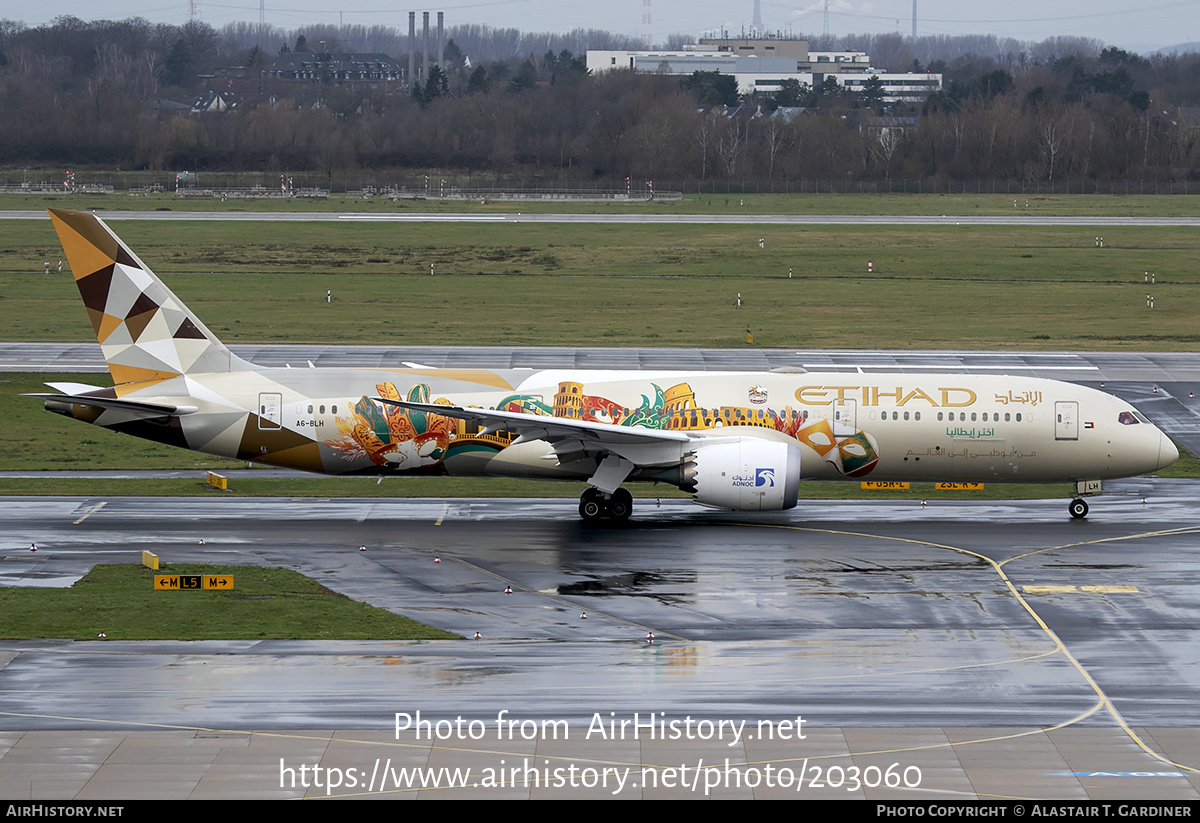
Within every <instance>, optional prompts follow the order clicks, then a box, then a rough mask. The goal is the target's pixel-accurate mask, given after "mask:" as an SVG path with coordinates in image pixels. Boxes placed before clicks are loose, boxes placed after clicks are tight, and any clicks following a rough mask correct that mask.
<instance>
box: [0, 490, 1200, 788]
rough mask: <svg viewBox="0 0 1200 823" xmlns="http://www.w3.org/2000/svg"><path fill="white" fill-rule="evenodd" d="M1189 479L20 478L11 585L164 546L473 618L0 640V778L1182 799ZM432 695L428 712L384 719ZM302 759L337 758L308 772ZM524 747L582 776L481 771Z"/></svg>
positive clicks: (1194, 754) (12, 505) (523, 762)
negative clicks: (836, 497) (1085, 494)
mask: <svg viewBox="0 0 1200 823" xmlns="http://www.w3.org/2000/svg"><path fill="white" fill-rule="evenodd" d="M1196 491H1197V484H1196V483H1195V482H1193V481H1165V480H1148V479H1141V480H1131V481H1122V482H1121V483H1114V484H1111V487H1110V489H1109V492H1110V494H1109V495H1108V496H1105V497H1103V498H1101V499H1099V500H1096V501H1094V503H1093V506H1092V513H1091V515H1090V516H1089V518H1088V519H1087V520H1086V521H1083V522H1076V521H1071V520H1070V518H1069V517H1068V515H1067V512H1066V505H1065V501H1021V502H1013V503H1003V502H994V501H993V502H980V503H971V502H937V501H931V502H930V503H929V504H928V505H926V506H924V507H922V506H921V505H920V504H918V503H895V504H893V503H871V502H860V501H845V502H821V501H815V502H801V504H800V505H799V506H798V507H797V508H796V509H795V510H793V511H790V512H785V513H772V514H769V515H764V516H758V517H735V516H731V515H730V514H729V513H721V512H712V511H708V510H704V509H701V508H699V507H697V506H694V505H692V504H690V503H686V502H681V501H670V502H667V503H664V504H663V505H662V506H661V507H656V506H654V505H653V503H646V502H639V508H638V509H637V510H636V511H635V517H634V520H633V521H631V523H630V524H629V525H628V526H627V527H623V528H599V529H597V528H586V527H584V526H582V525H581V524H580V523H579V521H578V517H577V515H576V512H575V504H574V502H573V501H569V500H568V501H536V500H456V501H451V502H449V503H445V502H442V501H416V500H413V501H406V500H393V501H377V500H371V501H367V500H320V501H309V500H306V501H289V500H265V499H264V500H245V499H230V500H223V501H211V500H161V499H153V498H149V499H126V498H111V499H107V500H102V499H45V498H28V499H23V498H5V499H2V500H0V512H2V514H0V516H2V517H3V522H4V523H5V538H4V540H5V542H6V543H7V544H8V545H7V546H6V547H5V556H4V559H3V560H2V561H0V583H3V584H4V585H13V584H17V585H21V584H29V583H36V584H41V585H46V584H51V585H64V584H65V583H67V582H68V581H69V580H70V579H73V578H74V577H77V576H78V575H80V574H82V573H84V572H85V571H86V569H87V568H89V567H90V566H91V565H92V564H93V563H95V562H101V561H103V562H136V561H137V559H138V553H139V552H140V550H141V549H143V548H149V549H152V550H154V551H155V552H157V553H159V554H160V555H161V556H162V557H163V559H164V560H166V561H167V562H171V561H178V562H190V561H198V560H199V561H207V562H219V563H251V564H265V565H275V566H285V567H288V568H293V569H296V570H298V571H300V572H302V573H304V574H307V575H309V576H311V577H313V578H314V579H316V580H318V581H320V582H321V583H323V584H325V585H326V586H329V587H330V588H333V589H335V590H337V591H341V592H343V593H345V594H347V595H349V596H351V597H354V598H356V599H360V600H364V601H366V602H369V603H373V604H375V605H378V606H381V607H383V608H388V609H392V610H394V611H398V612H400V613H403V614H407V615H409V616H412V617H414V618H417V619H419V620H423V621H425V622H428V623H431V624H434V625H437V626H439V627H441V628H446V629H449V630H451V631H455V632H458V633H460V634H463V635H464V636H466V637H468V638H471V637H473V636H474V633H475V632H480V634H481V639H479V640H471V639H468V640H463V641H441V642H423V643H416V642H389V641H386V640H380V641H375V642H336V643H335V642H317V641H313V642H285V641H270V640H267V641H262V642H254V641H238V642H200V643H181V642H142V643H134V642H126V641H122V640H121V639H120V627H119V626H114V627H111V628H110V629H108V630H107V631H106V632H105V633H106V634H107V636H108V637H107V639H106V640H104V641H95V642H69V641H16V642H12V641H10V642H3V643H0V661H3V663H4V664H5V665H3V668H0V796H7V797H25V796H30V797H37V798H42V799H52V798H75V799H101V798H130V797H172V798H175V797H178V798H185V797H285V796H287V797H294V796H305V795H307V796H320V795H324V793H325V791H326V789H327V788H328V786H327V783H328V781H330V780H333V777H332V776H331V775H333V774H335V773H337V774H340V780H341V781H343V783H342V785H340V786H338V787H336V790H334V789H329V790H330V791H333V792H334V793H336V794H338V795H345V796H364V795H380V794H382V795H384V796H393V795H400V796H410V795H419V796H422V797H441V796H450V797H453V796H464V795H465V796H475V797H489V798H499V797H514V796H515V797H542V796H545V797H558V796H570V797H580V796H596V797H599V796H612V795H613V794H614V793H615V794H617V795H618V796H625V797H647V798H648V797H674V796H684V797H695V796H702V795H703V793H704V787H703V785H702V783H698V784H696V785H695V786H689V785H688V779H689V778H688V777H687V775H688V774H691V775H692V778H691V779H693V780H696V779H699V778H700V776H703V781H708V782H712V783H713V786H712V787H711V789H712V793H713V795H714V796H720V797H771V796H784V797H848V798H872V799H880V798H885V797H891V798H901V799H909V800H912V799H917V798H922V799H934V798H939V799H956V798H969V797H984V798H986V797H1026V798H1061V799H1099V798H1115V797H1123V798H1128V797H1153V798H1156V799H1159V800H1166V799H1191V800H1195V799H1197V797H1198V795H1200V774H1198V772H1197V767H1200V736H1198V735H1197V734H1196V730H1197V729H1198V728H1200V683H1198V682H1197V678H1196V671H1197V670H1198V665H1200V643H1198V642H1197V640H1198V638H1197V636H1196V634H1197V628H1196V627H1197V616H1198V615H1197V603H1198V602H1200V598H1198V597H1197V590H1196V589H1197V584H1196V581H1195V578H1194V575H1192V574H1191V573H1190V572H1191V569H1192V568H1193V567H1194V551H1195V546H1196V536H1195V535H1196V534H1197V532H1200V512H1197V509H1196V507H1195V505H1194V501H1195V497H1196ZM1143 499H1144V500H1145V502H1143ZM100 503H104V505H103V506H100V505H99V504H100ZM200 538H203V539H204V546H203V547H201V546H200V545H199V542H198V541H199V539H200ZM35 539H36V541H37V543H38V546H39V551H38V552H37V553H36V555H34V554H31V553H30V552H28V550H27V549H28V542H29V541H30V540H35ZM360 544H361V545H365V546H366V547H367V551H365V552H360V551H358V546H359V545H360ZM435 558H437V559H438V560H440V562H435ZM506 586H510V587H511V588H512V590H513V591H512V594H505V592H504V589H505V587H506ZM584 613H586V614H587V618H586V619H584V618H582V616H581V615H582V614H584ZM648 632H653V634H654V638H655V639H654V642H653V643H648V642H647V640H646V635H647V633H648ZM417 712H420V718H421V719H422V720H424V721H425V722H426V723H428V724H430V726H429V731H428V732H426V737H432V738H433V739H423V738H421V737H420V736H419V735H417V734H414V733H413V732H412V731H410V730H407V729H406V730H404V731H402V732H400V733H399V734H397V732H396V728H395V727H396V724H397V720H396V715H397V713H400V714H401V715H407V716H408V717H409V718H410V721H409V722H415V720H416V717H417V715H416V713H417ZM502 713H506V714H502ZM497 718H500V723H499V725H497ZM649 719H654V720H655V722H657V723H659V724H661V725H659V726H656V727H655V728H654V730H653V731H652V730H651V728H650V726H649V725H648V722H649ZM610 721H611V722H612V723H614V724H616V725H613V726H609V725H608V724H609V723H610ZM621 721H625V723H626V728H625V729H624V733H622V730H621V728H620V724H621ZM741 721H747V724H746V725H745V726H739V725H738V724H740V723H741ZM439 722H440V724H441V725H437V724H439ZM560 722H561V723H562V725H561V726H559V725H550V726H546V724H557V723H560ZM638 722H640V723H641V724H642V726H641V730H640V732H639V733H638V736H637V738H636V739H635V738H634V737H633V735H634V726H633V725H632V724H635V723H638ZM505 723H509V724H510V725H507V726H506V725H505ZM763 724H766V725H763ZM659 729H661V731H662V733H661V734H660V733H659ZM435 730H436V731H435ZM550 730H553V731H559V733H560V737H559V739H558V740H555V739H553V736H552V735H551V734H550V733H549V731H550ZM609 730H611V731H609ZM535 731H536V732H538V733H537V734H534V732H535ZM672 732H674V733H676V734H677V735H678V737H671V734H672ZM735 732H736V736H735ZM438 733H442V734H444V735H445V737H443V738H442V739H438V736H437V735H438ZM475 733H478V734H479V738H478V739H473V738H472V735H473V734H475ZM526 734H532V735H533V739H526V737H525V735H526ZM801 734H803V737H802V738H801V737H800V735H801ZM652 735H653V736H652ZM562 736H566V738H567V739H562ZM664 737H665V738H666V739H664ZM726 758H729V762H728V763H726V760H725V759H726ZM501 761H504V763H503V764H502V763H501ZM302 765H307V766H309V767H315V766H317V765H320V766H322V768H323V769H326V770H330V769H332V770H335V771H327V772H324V773H325V774H326V778H325V779H326V784H321V785H316V784H314V783H313V780H316V775H317V774H319V773H317V772H313V771H312V770H311V768H310V770H309V772H308V776H309V778H310V780H309V783H310V785H308V786H307V787H305V786H303V785H300V783H302V782H303V781H302V780H300V778H299V777H294V778H293V777H291V775H292V774H293V772H288V771H286V770H287V769H299V768H300V767H301V766H302ZM531 765H532V766H535V767H539V768H543V769H545V768H561V769H564V770H568V769H570V768H571V767H574V768H575V770H576V771H577V772H578V774H579V775H580V783H579V784H578V785H555V784H554V783H551V784H550V785H549V786H547V785H546V784H545V783H544V782H543V783H537V782H536V781H533V780H532V778H531V775H532V774H534V773H531V772H525V773H523V774H524V776H523V777H522V776H511V775H510V779H506V780H503V781H501V782H499V783H495V784H494V785H493V784H491V783H489V782H488V781H489V778H488V776H487V773H486V770H488V769H492V770H493V775H494V774H495V773H496V772H495V770H499V769H502V768H512V767H514V766H520V767H521V768H526V767H531ZM872 765H873V766H876V767H877V770H876V771H874V772H870V773H869V774H868V773H867V771H866V770H867V769H868V768H869V767H870V766H872ZM409 766H421V767H424V768H440V767H441V766H450V767H455V768H460V769H466V768H470V769H472V770H473V771H472V775H474V778H475V779H474V780H472V781H471V782H472V783H478V784H479V785H468V786H467V787H466V788H457V789H455V788H450V787H449V786H448V784H450V783H452V782H453V781H454V780H455V778H454V777H453V776H452V773H450V772H446V773H445V774H438V775H437V776H436V777H435V778H431V777H430V774H431V773H422V775H423V776H421V777H420V778H415V777H414V775H413V774H412V773H405V774H403V775H401V774H400V773H399V772H398V771H397V770H398V769H400V768H401V767H406V768H407V767H409ZM768 766H769V767H770V769H768ZM651 767H653V768H654V769H657V770H658V771H654V772H653V773H651V772H648V771H646V770H647V769H650V768H651ZM713 767H717V771H716V772H710V771H709V769H710V768H713ZM607 768H620V769H630V770H631V771H630V772H629V773H628V774H627V778H628V782H627V783H626V784H625V785H624V786H623V787H621V788H619V789H618V787H617V785H616V784H615V783H609V784H607V785H606V786H603V787H602V786H600V785H599V780H600V777H601V775H602V770H603V769H607ZM889 768H893V772H892V775H893V776H895V775H907V777H908V779H909V785H907V786H906V785H899V786H896V787H893V788H889V787H888V786H887V785H886V783H885V782H884V777H883V775H885V774H887V769H889ZM588 769H592V770H593V771H592V772H591V773H588V772H587V770H588ZM664 769H674V770H675V771H674V772H671V773H668V772H665V771H663V770H664ZM771 769H773V770H774V771H773V774H774V776H775V780H776V784H774V785H768V783H770V780H769V778H768V777H767V775H768V772H770V770H771ZM853 769H858V770H860V771H859V772H858V777H859V779H860V782H862V780H863V779H864V778H865V781H866V782H867V783H868V784H870V783H871V782H872V781H873V782H874V783H878V784H879V785H878V786H875V787H864V786H862V785H859V786H857V787H853V786H852V785H849V784H848V783H847V781H848V780H849V777H848V775H850V773H851V770H853ZM281 770H283V771H281ZM789 770H790V771H789ZM801 772H803V773H805V774H807V775H809V776H810V777H814V778H816V783H814V782H813V781H807V782H805V783H803V784H802V785H801V786H800V787H799V788H798V787H797V786H796V785H791V784H789V785H787V786H783V785H779V781H780V779H781V777H782V776H783V775H785V774H789V773H791V774H799V773H801ZM381 773H382V774H385V775H391V777H389V778H388V780H386V781H385V780H384V779H383V778H382V777H380V776H379V775H380V774H381ZM294 774H297V775H298V774H299V772H294ZM566 774H567V772H566V771H564V773H563V775H564V776H563V780H564V781H567V777H566V776H565V775H566ZM587 774H591V775H592V785H588V784H587V782H586V780H584V776H585V775H587ZM671 774H673V775H674V776H673V777H671V776H669V775H671ZM281 775H282V776H281ZM151 776H153V779H151ZM610 777H611V780H613V781H615V780H616V779H617V774H616V773H613V774H612V775H610ZM752 778H753V779H754V780H756V781H758V782H757V783H756V784H755V785H753V786H751V785H749V784H750V782H751V779H752ZM289 779H290V780H291V781H292V782H291V783H290V784H289ZM414 779H430V780H432V781H433V782H437V783H438V785H439V788H437V789H433V788H418V787H417V786H415V785H413V784H412V783H411V781H412V780H414ZM404 780H409V781H410V782H409V783H407V784H405V783H404V782H403V781H404ZM281 781H282V782H283V783H284V784H285V785H282V786H281V785H280V784H281ZM297 781H299V782H297ZM351 781H353V785H351V784H350V782H351ZM397 781H399V784H398V783H397ZM703 781H702V782H703ZM317 782H319V780H318V781H317ZM400 784H403V785H400ZM833 784H836V785H833ZM614 790H615V791H614Z"/></svg>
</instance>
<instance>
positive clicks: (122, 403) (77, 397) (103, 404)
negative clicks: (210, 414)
mask: <svg viewBox="0 0 1200 823" xmlns="http://www.w3.org/2000/svg"><path fill="white" fill-rule="evenodd" d="M84 388H90V387H84ZM21 396H22V397H34V398H36V399H38V400H45V401H52V402H55V403H78V404H79V405H81V406H98V407H99V408H102V409H115V410H117V411H124V412H131V413H133V414H136V415H138V416H139V417H177V416H179V415H184V414H195V413H196V412H197V411H199V408H197V407H196V406H176V405H172V404H170V403H147V402H145V401H142V400H121V399H119V398H116V397H92V396H91V395H87V394H23V395H21Z"/></svg>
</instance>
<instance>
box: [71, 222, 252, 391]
mask: <svg viewBox="0 0 1200 823" xmlns="http://www.w3.org/2000/svg"><path fill="white" fill-rule="evenodd" d="M49 211H50V218H51V220H52V221H53V223H54V229H55V231H57V232H58V239H59V241H60V242H61V243H62V247H63V251H64V252H65V253H66V255H67V262H68V263H69V264H70V266H71V273H72V275H73V276H74V277H75V284H76V285H77V286H78V287H79V294H80V296H81V297H83V302H84V305H85V306H86V307H87V311H88V315H89V317H91V320H92V326H93V327H94V328H95V330H96V340H97V341H98V342H99V343H100V348H101V350H102V351H103V352H104V359H105V361H106V362H107V363H108V371H109V373H110V374H111V375H112V378H113V382H114V383H115V384H116V385H117V386H118V388H119V387H121V386H122V385H133V384H137V387H138V388H144V387H145V386H146V385H147V384H152V383H157V382H161V381H163V380H170V379H171V378H173V377H178V376H179V375H181V374H200V373H211V372H227V371H234V370H240V369H243V368H250V366H249V364H247V363H246V362H245V361H243V360H241V359H240V358H238V357H237V356H236V355H234V354H233V353H232V352H230V351H229V349H227V348H226V347H225V345H224V344H223V343H222V342H221V341H220V340H218V339H217V337H216V335H214V334H213V333H212V332H211V331H209V330H208V329H207V328H206V327H205V326H204V324H203V323H201V322H200V320H199V318H197V317H196V316H195V315H194V314H192V312H191V311H190V310H189V309H188V307H187V306H185V305H183V302H182V301H180V300H179V298H177V297H176V296H175V295H174V294H173V293H172V292H171V290H170V289H168V288H167V287H166V286H165V285H163V283H162V281H161V280H159V279H158V278H157V277H156V276H155V275H154V272H152V271H151V270H150V267H149V266H147V265H146V264H145V263H143V262H142V261H141V260H139V259H138V257H137V255H135V254H134V253H133V252H132V251H130V250H129V248H128V247H127V246H126V245H125V244H124V243H123V242H121V239H120V238H119V237H117V236H116V235H115V234H114V233H113V232H112V230H111V229H109V228H108V226H106V225H105V224H104V222H103V221H102V220H100V219H99V218H98V217H96V215H94V214H90V213H88V212H80V211H67V210H65V209H50V210H49Z"/></svg>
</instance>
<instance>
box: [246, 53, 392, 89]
mask: <svg viewBox="0 0 1200 823" xmlns="http://www.w3.org/2000/svg"><path fill="white" fill-rule="evenodd" d="M267 76H268V77H272V78H274V79H277V80H292V81H297V82H300V81H306V82H310V83H332V84H336V83H385V82H392V81H399V80H403V79H404V69H403V68H402V67H401V66H400V64H399V63H397V62H396V61H395V60H393V59H392V58H390V57H388V56H387V55H386V54H366V53H359V54H356V53H353V52H349V53H342V54H333V53H328V52H326V53H318V54H308V53H302V52H292V53H288V54H282V55H280V56H279V57H277V58H276V59H275V61H274V62H272V63H271V65H270V66H269V67H268V68H267Z"/></svg>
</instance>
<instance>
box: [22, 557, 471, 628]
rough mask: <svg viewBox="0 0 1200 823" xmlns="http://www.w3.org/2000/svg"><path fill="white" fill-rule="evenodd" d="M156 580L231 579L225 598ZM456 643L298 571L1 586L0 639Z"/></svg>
mask: <svg viewBox="0 0 1200 823" xmlns="http://www.w3.org/2000/svg"><path fill="white" fill-rule="evenodd" d="M155 574H172V575H174V574H204V575H232V576H233V579H234V586H235V588H234V589H233V590H231V591H156V590H155V589H154V575H155ZM101 633H103V634H104V635H106V637H105V639H107V640H242V639H246V640H269V639H270V640H273V639H284V640H287V639H315V640H350V639H365V640H384V639H386V640H456V639H457V640H461V639H462V638H461V637H459V636H458V635H455V634H450V633H449V632H444V631H441V630H440V629H435V628H432V627H431V626H425V625H422V624H421V623H417V622H416V621H414V620H410V619H408V618H407V617H401V616H400V615H397V614H392V613H391V612H389V611H385V610H384V609H377V608H375V607H374V606H368V605H366V604H365V603H359V602H356V601H353V600H350V599H349V598H348V597H345V596H343V595H340V594H336V593H335V592H332V591H330V590H329V589H327V588H325V587H324V586H322V585H320V584H318V583H316V582H315V581H313V580H310V579H309V578H307V577H304V576H303V575H300V574H297V573H296V572H292V571H288V570H286V569H273V568H257V567H252V566H202V565H194V564H182V563H180V564H171V566H170V568H166V567H164V568H163V569H160V570H159V571H158V572H154V571H151V570H150V569H147V568H145V567H143V566H135V565H99V566H96V567H95V568H94V569H92V571H91V572H89V573H88V574H87V575H85V576H84V577H83V578H82V579H80V580H79V581H77V582H76V583H75V584H74V585H73V586H71V587H70V588H66V589H48V588H3V587H0V638H4V639H27V638H36V637H63V638H71V639H74V640H96V639H97V638H98V635H100V634H101Z"/></svg>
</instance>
